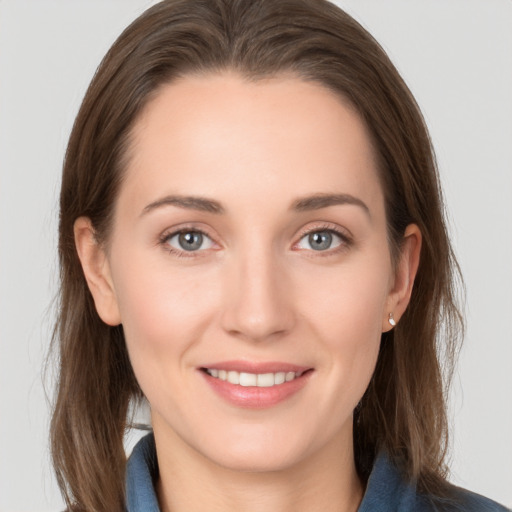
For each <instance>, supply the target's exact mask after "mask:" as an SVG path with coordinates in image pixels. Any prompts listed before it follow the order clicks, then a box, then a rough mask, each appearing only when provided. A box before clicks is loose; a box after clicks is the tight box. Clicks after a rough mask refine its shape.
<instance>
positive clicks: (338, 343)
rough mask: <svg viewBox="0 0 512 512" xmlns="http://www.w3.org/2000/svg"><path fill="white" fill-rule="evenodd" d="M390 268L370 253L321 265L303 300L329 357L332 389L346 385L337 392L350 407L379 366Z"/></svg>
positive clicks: (311, 322) (310, 320) (334, 392)
mask: <svg viewBox="0 0 512 512" xmlns="http://www.w3.org/2000/svg"><path fill="white" fill-rule="evenodd" d="M390 268H391V266H390V264H389V263H388V261H387V260H382V259H378V258H373V259H372V258H368V259H361V260H358V261H355V260H354V262H353V264H350V265H349V264H347V265H346V266H345V267H343V266H340V268H339V269H338V271H336V272H329V273H325V272H324V270H323V269H321V270H320V271H319V272H318V273H317V275H316V285H315V286H314V287H310V289H311V292H310V293H309V294H308V297H307V299H304V300H305V302H306V301H307V304H308V306H307V308H304V310H305V311H308V319H309V324H310V326H312V328H313V329H314V330H315V337H316V338H317V339H319V340H322V347H321V348H322V349H323V351H324V354H325V358H326V359H328V360H329V362H328V367H329V373H330V386H331V387H332V394H333V395H334V394H336V390H338V392H339V390H340V389H343V390H344V393H343V394H342V395H340V394H338V395H337V396H338V398H341V397H342V396H343V398H344V399H346V400H347V403H345V406H346V407H347V410H350V409H351V408H353V407H355V405H356V404H357V402H358V401H359V400H360V398H361V397H362V395H363V394H364V392H365V390H366V388H367V386H368V383H369V381H370V379H371V376H372V374H373V371H374V369H375V365H376V362H377V357H378V354H379V348H380V340H381V334H382V318H383V317H384V316H385V314H386V303H387V297H388V292H389V286H390V275H391V270H390ZM338 398H337V399H336V400H338ZM340 407H341V404H340Z"/></svg>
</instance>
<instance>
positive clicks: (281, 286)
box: [222, 250, 295, 342]
mask: <svg viewBox="0 0 512 512" xmlns="http://www.w3.org/2000/svg"><path fill="white" fill-rule="evenodd" d="M227 281H228V282H227V283H226V286H225V288H224V289H225V292H226V296H225V301H224V303H225V307H224V311H223V315H222V325H223V328H224V330H225V331H227V332H228V333H229V334H230V335H232V336H236V337H238V338H241V339H245V340H248V341H254V342H261V341H265V340H270V339H273V340H274V339H276V338H278V337H282V336H284V335H285V334H286V333H288V332H290V331H291V330H292V328H293V326H294V323H295V315H294V311H293V294H292V290H291V287H290V286H289V284H290V282H289V280H288V278H287V276H286V272H285V269H284V268H283V265H282V262H281V263H280V262H279V261H277V258H275V257H273V255H272V252H271V251H270V250H268V251H265V250H257V251H254V250H253V251H251V253H250V254H247V255H246V256H245V257H240V258H238V260H237V261H236V262H233V265H231V268H230V270H229V272H228V273H227Z"/></svg>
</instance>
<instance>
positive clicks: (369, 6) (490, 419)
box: [0, 0, 512, 512]
mask: <svg viewBox="0 0 512 512" xmlns="http://www.w3.org/2000/svg"><path fill="white" fill-rule="evenodd" d="M152 3H155V2H149V1H144V0H108V1H106V0H101V1H96V0H88V1H85V0H84V1H79V0H73V1H71V0H53V1H50V0H33V1H28V0H3V1H2V0H0V511H1V512H14V511H22V510H23V511H29V510H30V511H46V510H48V511H50V510H59V509H62V502H61V500H60V497H59V495H58V491H57V490H56V487H55V483H54V481H53V477H52V472H51V469H50V465H49V459H48V449H47V428H48V406H47V402H46V398H45V393H44V390H43V386H42V381H43V377H42V365H43V358H44V355H45V352H46V350H47V347H48V342H49V338H50V335H51V328H52V322H53V316H52V309H51V301H52V298H53V296H54V294H55V282H56V273H57V264H56V257H55V256H56V217H57V207H56V204H57V196H58V189H59V175H60V167H61V163H62V158H63V153H64V149H65V145H66V140H67V137H68V135H69V131H70V128H71V124H72V122H73V119H74V116H75V114H76V112H77V109H78V106H79V103H80V100H81V98H82V96H83V94H84V92H85V88H86V86H87V84H88V82H89V80H90V79H91V77H92V75H93V72H94V70H95V68H96V66H97V64H98V63H99V61H100V59H101V57H102V56H103V54H104V53H105V52H106V50H107V49H108V47H109V46H110V45H111V43H112V42H113V41H114V39H115V38H116V36H117V35H118V34H119V33H120V31H121V30H122V29H123V28H124V27H125V26H126V25H127V24H128V23H129V22H130V21H131V20H132V19H133V18H135V17H136V16H137V15H138V14H139V13H141V12H142V11H143V10H144V8H146V7H147V6H148V5H150V4H152ZM337 3H338V4H339V5H340V6H342V7H345V9H347V10H348V11H349V12H350V13H351V14H352V15H354V16H355V17H356V18H357V19H358V20H359V21H360V22H362V23H363V25H364V26H366V27H367V28H368V29H369V30H370V31H371V32H372V33H373V34H374V36H375V37H376V38H377V39H378V40H379V41H380V42H381V43H382V44H383V46H384V47H385V48H386V50H387V51H388V52H389V53H390V55H391V57H392V59H393V60H394V62H395V64H396V65H397V67H398V68H399V70H400V71H401V72H402V74H403V76H404V78H405V79H406V81H407V82H408V84H409V86H410V87H411V89H412V91H413V93H414V94H415V96H416V98H417V100H418V102H419V104H420V106H421V107H422V109H423V111H424V114H425V116H426V119H427V122H428V124H429V127H430V129H431V133H432V137H433V140H434V145H435V147H436V149H437V153H438V159H439V165H440V169H441V174H442V179H443V182H444V187H445V193H446V198H447V203H448V209H449V217H450V221H451V228H452V236H453V239H454V241H455V245H456V250H457V254H458V256H459V259H460V263H461V265H462V270H463V272H464V275H465V278H466V283H467V298H468V311H467V317H468V332H467V338H466V343H465V347H464V350H463V352H462V355H461V359H460V365H459V369H458V372H457V376H456V379H455V385H454V390H453V393H452V401H451V402H452V403H451V421H452V424H453V450H452V452H451V460H452V464H451V467H452V480H453V481H454V482H456V483H457V484H459V485H462V486H464V487H467V488H470V489H472V490H474V491H476V492H479V493H481V494H485V495H488V496H490V497H492V498H494V499H496V500H499V501H501V502H502V503H504V504H505V505H507V506H509V507H510V506H512V485H511V482H512V441H511V433H512V334H511V325H510V324H511V317H512V291H511V290H512V263H511V262H512V2H511V1H510V0H449V1H448V0H445V1H442V2H441V1H439V0H416V1H414V2H412V1H410V0H386V1H385V2H384V1H382V0H350V1H349V0H345V1H341V0H340V1H339V2H337ZM50 377H51V376H50ZM50 380H51V379H50ZM131 444H133V439H132V440H129V441H128V445H131Z"/></svg>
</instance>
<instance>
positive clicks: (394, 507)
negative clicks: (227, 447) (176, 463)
mask: <svg viewBox="0 0 512 512" xmlns="http://www.w3.org/2000/svg"><path fill="white" fill-rule="evenodd" d="M157 477H158V463H157V458H156V449H155V439H154V437H153V434H148V435H147V436H145V437H143V438H142V439H141V440H140V441H139V442H138V443H137V445H136V446H135V448H134V449H133V452H132V454H131V456H130V458H129V459H128V464H127V468H126V503H127V507H128V512H160V508H159V506H158V500H157V498H156V492H155V488H154V484H153V483H154V482H155V481H156V479H157ZM456 495H457V502H452V501H450V502H443V503H441V502H440V501H439V500H438V501H434V500H433V499H432V498H431V497H428V496H424V495H421V494H419V493H418V492H417V491H416V487H415V486H414V485H412V484H410V483H407V482H404V480H403V479H402V477H401V476H400V473H399V471H398V470H397V468H396V467H395V466H394V464H393V463H392V462H391V461H390V460H389V458H388V457H387V456H386V455H385V454H380V455H379V456H378V457H377V459H376V461H375V463H374V466H373V469H372V472H371V474H370V478H369V480H368V484H367V487H366V492H365V494H364V497H363V501H362V502H361V505H360V506H359V509H358V512H411V511H412V512H433V511H443V512H445V511H446V512H448V511H449V512H507V509H506V508H505V507H503V506H501V505H499V504H497V503H495V502H494V501H491V500H489V499H487V498H484V497H483V496H480V495H478V494H474V493H471V492H469V491H465V490H463V489H458V488H456Z"/></svg>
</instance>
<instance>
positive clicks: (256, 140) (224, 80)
mask: <svg viewBox="0 0 512 512" xmlns="http://www.w3.org/2000/svg"><path fill="white" fill-rule="evenodd" d="M376 167H377V166H376V163H375V158H374V151H373V147H372V145H371V142H370V138H369V136H368V133H367V130H366V127H365V126H364V124H363V123H362V121H361V119H360V117H359V115H358V114H357V113H356V112H355V110H354V109H353V108H352V107H351V106H350V105H349V104H348V102H346V101H344V100H343V98H341V97H340V96H338V95H336V94H335V93H333V92H331V91H330V90H328V89H327V88H325V87H323V86H322V85H320V84H318V83H315V82H306V81H303V80H300V79H298V78H294V77H290V76H286V77H284V76H283V77H276V78H270V79H265V80H259V81H256V82H249V81H247V80H245V79H243V78H242V77H240V76H238V75H236V74H234V73H224V74H216V75H202V76H186V77H184V78H181V79H179V80H177V81H175V82H172V83H171V84H167V85H165V86H163V87H162V88H161V89H160V90H159V92H158V93H157V94H156V96H155V97H154V98H153V99H152V100H151V101H150V102H149V103H148V105H147V106H146V108H145V109H144V111H143V112H142V114H141V115H140V117H139V119H138V120H137V122H136V123H135V126H134V129H133V133H132V137H131V149H130V159H129V164H128V167H127V170H126V173H127V175H126V176H125V183H126V184H127V186H126V187H125V188H126V189H128V193H129V192H130V190H131V194H130V196H131V197H130V200H131V201H132V202H138V201H139V200H140V199H141V198H142V197H144V198H145V199H150V196H151V195H155V194H157V193H160V194H163V193H187V194H195V195H204V196H208V197H216V198H218V199H219V200H230V199H233V200H235V199H237V198H238V199H239V198H241V197H244V194H245V197H244V200H245V201H247V198H248V197H251V198H254V202H255V204H256V198H257V197H260V198H261V197H264V198H266V200H267V202H270V201H272V200H273V199H276V200H278V199H279V198H281V199H282V200H286V196H290V197H292V196H304V195H308V194H311V193H312V192H313V193H315V192H327V193H330V192H338V193H351V194H355V195H359V196H362V197H363V198H364V199H365V202H366V201H367V202H370V203H372V202H376V201H377V202H379V201H382V197H381V196H382V192H381V187H380V183H379V179H378V173H377V168H376ZM260 206H261V204H260Z"/></svg>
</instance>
